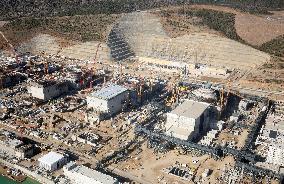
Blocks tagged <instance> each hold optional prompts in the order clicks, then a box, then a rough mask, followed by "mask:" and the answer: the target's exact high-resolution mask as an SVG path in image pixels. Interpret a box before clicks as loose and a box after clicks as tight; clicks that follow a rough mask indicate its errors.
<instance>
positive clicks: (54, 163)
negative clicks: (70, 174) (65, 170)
mask: <svg viewBox="0 0 284 184" xmlns="http://www.w3.org/2000/svg"><path fill="white" fill-rule="evenodd" d="M38 161H39V166H40V167H41V168H44V169H45V170H48V171H54V170H57V169H59V168H61V167H62V166H63V165H65V164H66V163H67V161H68V157H67V156H66V155H62V154H59V153H56V152H53V151H51V152H49V153H48V154H46V155H44V156H42V157H40V158H39V159H38Z"/></svg>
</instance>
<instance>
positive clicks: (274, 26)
mask: <svg viewBox="0 0 284 184" xmlns="http://www.w3.org/2000/svg"><path fill="white" fill-rule="evenodd" d="M190 7H192V8H200V9H201V8H204V9H212V10H218V11H224V12H228V13H234V14H236V22H235V27H236V30H237V33H238V34H239V36H240V37H241V38H242V39H243V40H245V41H246V42H248V43H250V44H252V45H261V44H263V43H265V42H268V41H270V40H272V39H274V38H276V37H277V36H279V35H283V34H284V11H273V12H271V13H274V15H252V14H249V13H244V12H240V11H237V10H235V9H232V8H228V7H222V6H212V5H193V6H190Z"/></svg>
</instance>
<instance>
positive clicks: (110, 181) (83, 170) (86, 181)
mask: <svg viewBox="0 0 284 184" xmlns="http://www.w3.org/2000/svg"><path fill="white" fill-rule="evenodd" d="M63 171H64V175H65V176H67V177H68V178H69V179H70V180H71V183H72V184H116V183H118V181H117V179H116V178H113V177H112V176H109V175H106V174H104V173H101V172H99V171H96V170H93V169H90V168H88V167H85V166H82V165H80V166H79V165H76V164H75V163H74V162H70V163H68V164H67V165H65V166H64V167H63Z"/></svg>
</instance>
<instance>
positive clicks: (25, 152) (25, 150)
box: [15, 144, 35, 158]
mask: <svg viewBox="0 0 284 184" xmlns="http://www.w3.org/2000/svg"><path fill="white" fill-rule="evenodd" d="M34 151H35V149H34V145H32V144H27V145H23V146H20V147H18V148H17V149H15V156H16V157H18V158H30V157H32V156H33V155H34Z"/></svg>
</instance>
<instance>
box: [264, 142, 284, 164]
mask: <svg viewBox="0 0 284 184" xmlns="http://www.w3.org/2000/svg"><path fill="white" fill-rule="evenodd" d="M267 153H268V154H267V157H266V162H268V163H271V164H274V165H280V166H284V147H283V146H278V145H277V146H276V145H271V146H269V149H268V152H267Z"/></svg>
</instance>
